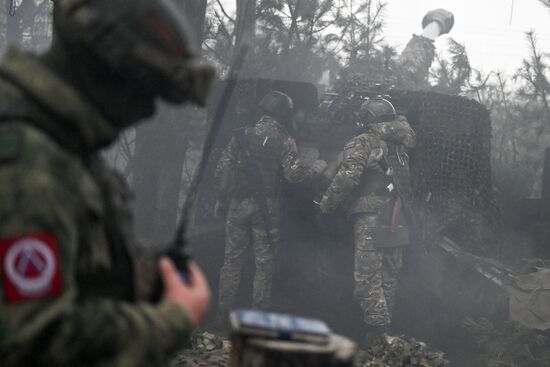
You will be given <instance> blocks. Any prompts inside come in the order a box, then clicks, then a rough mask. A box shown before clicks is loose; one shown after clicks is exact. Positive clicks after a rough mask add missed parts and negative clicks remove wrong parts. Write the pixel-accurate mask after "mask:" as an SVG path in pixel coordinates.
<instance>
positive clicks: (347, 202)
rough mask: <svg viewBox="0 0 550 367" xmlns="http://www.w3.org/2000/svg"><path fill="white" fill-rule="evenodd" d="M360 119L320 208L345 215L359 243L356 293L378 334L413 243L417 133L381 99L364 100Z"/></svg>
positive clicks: (384, 326)
mask: <svg viewBox="0 0 550 367" xmlns="http://www.w3.org/2000/svg"><path fill="white" fill-rule="evenodd" d="M359 118H360V120H361V121H362V122H363V123H364V128H363V131H362V132H361V134H359V135H358V136H356V137H354V138H353V139H351V140H350V141H349V142H347V143H346V145H345V147H344V151H343V153H342V157H341V162H340V164H339V168H338V171H337V173H336V175H335V177H334V178H333V179H332V182H331V183H330V186H329V187H328V189H327V190H326V192H325V193H324V195H323V198H322V200H321V202H320V208H321V211H322V212H323V213H331V212H333V211H335V210H336V209H337V208H342V209H344V210H346V211H347V215H348V218H349V221H350V222H351V224H352V226H353V235H354V236H353V237H354V244H355V264H354V282H355V286H354V294H355V296H356V298H357V300H358V302H359V304H360V307H361V310H362V313H363V319H364V322H365V323H366V324H367V325H368V326H369V332H370V333H372V334H378V333H379V332H381V331H385V330H386V329H387V328H388V327H389V326H390V325H391V321H392V310H393V307H394V303H395V293H396V285H397V278H398V274H399V270H400V268H401V266H402V257H403V250H402V248H403V246H405V245H407V244H408V242H409V234H408V230H407V226H406V223H405V221H404V219H403V210H402V209H403V207H404V206H405V205H406V201H407V199H408V196H409V195H410V183H409V167H408V155H407V149H409V148H411V147H413V146H414V144H415V133H414V131H413V130H412V129H411V127H410V126H409V124H408V122H407V120H406V119H405V118H404V117H403V116H396V114H395V110H394V108H393V106H392V105H391V103H389V101H387V100H386V99H383V98H373V99H369V100H367V101H365V102H364V103H363V104H362V106H361V108H360V111H359ZM392 176H393V177H394V178H393V179H392ZM397 177H398V178H399V183H398V182H397V179H396V178H397ZM396 185H399V187H396Z"/></svg>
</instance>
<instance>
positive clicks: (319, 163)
mask: <svg viewBox="0 0 550 367" xmlns="http://www.w3.org/2000/svg"><path fill="white" fill-rule="evenodd" d="M327 166H328V164H327V162H325V161H324V160H322V159H318V160H316V161H315V162H313V164H312V165H311V170H312V171H313V172H314V173H315V174H317V175H320V174H321V173H323V172H324V171H325V169H327Z"/></svg>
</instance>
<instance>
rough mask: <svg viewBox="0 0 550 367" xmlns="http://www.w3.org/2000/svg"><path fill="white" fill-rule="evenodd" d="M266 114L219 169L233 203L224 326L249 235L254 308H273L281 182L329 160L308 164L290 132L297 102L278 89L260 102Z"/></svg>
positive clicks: (241, 135) (222, 294)
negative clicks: (252, 265) (274, 266)
mask: <svg viewBox="0 0 550 367" xmlns="http://www.w3.org/2000/svg"><path fill="white" fill-rule="evenodd" d="M260 108H261V110H262V113H263V116H262V117H261V118H260V120H259V121H258V122H257V123H256V124H255V125H254V126H252V127H247V128H241V129H239V130H238V131H237V132H236V133H235V136H234V137H233V138H232V140H231V141H230V143H229V145H228V146H227V148H226V149H225V150H224V152H223V153H222V157H221V159H220V161H219V162H218V166H217V168H216V175H215V177H216V181H217V187H218V192H219V196H220V197H222V200H225V201H226V202H227V203H228V212H227V216H226V227H225V237H226V238H225V241H226V244H225V258H224V264H223V267H222V269H221V271H220V290H219V307H218V321H219V322H220V326H223V323H224V321H225V319H226V318H227V314H228V312H229V310H230V309H231V307H233V305H234V301H235V297H236V294H237V291H238V289H239V284H240V277H241V268H242V262H243V253H244V251H245V250H246V249H247V247H248V245H249V243H250V239H251V240H252V245H253V249H254V255H255V256H254V257H255V263H256V273H255V275H254V286H253V296H252V306H253V307H254V308H259V309H266V308H267V307H269V306H270V298H271V283H272V277H273V257H274V253H275V251H276V249H277V246H278V243H279V191H280V188H281V181H282V180H283V178H284V179H286V180H287V181H288V182H290V183H299V182H303V181H305V180H307V179H310V178H311V177H312V176H313V174H319V173H321V172H322V171H323V170H324V169H325V168H326V163H325V162H324V161H320V160H319V161H316V162H314V164H313V166H312V167H311V168H310V167H306V166H304V165H303V164H302V163H301V162H300V160H299V159H298V152H297V148H296V142H295V141H294V138H292V136H291V135H290V131H292V130H293V129H292V127H291V119H292V113H293V102H292V100H291V98H290V97H289V96H288V95H286V94H284V93H282V92H278V91H273V92H270V93H269V94H267V95H266V96H265V97H264V98H263V99H262V100H261V101H260Z"/></svg>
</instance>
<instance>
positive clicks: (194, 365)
mask: <svg viewBox="0 0 550 367" xmlns="http://www.w3.org/2000/svg"><path fill="white" fill-rule="evenodd" d="M230 352H231V342H230V341H229V340H225V339H223V338H222V337H220V336H217V335H215V334H212V333H209V332H206V331H204V332H196V333H194V334H193V336H192V337H191V344H190V347H189V349H185V350H183V351H182V352H181V353H180V354H178V355H177V356H176V358H174V360H173V361H172V363H171V365H170V367H228V366H229V358H230Z"/></svg>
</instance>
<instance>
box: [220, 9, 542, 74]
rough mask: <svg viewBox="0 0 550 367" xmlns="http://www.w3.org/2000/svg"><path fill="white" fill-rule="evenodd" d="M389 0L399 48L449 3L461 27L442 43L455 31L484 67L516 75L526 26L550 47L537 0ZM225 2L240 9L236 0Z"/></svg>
mask: <svg viewBox="0 0 550 367" xmlns="http://www.w3.org/2000/svg"><path fill="white" fill-rule="evenodd" d="M387 1H388V9H387V13H386V22H387V24H386V28H385V31H386V32H385V36H386V40H387V42H388V43H389V44H390V45H394V46H397V47H398V49H399V50H402V49H403V47H405V45H406V43H407V42H408V40H409V39H410V38H411V35H412V34H413V33H416V34H419V33H421V31H422V27H421V20H422V17H423V16H424V14H426V12H427V11H428V10H431V9H435V8H444V9H447V10H450V11H452V12H453V13H454V14H455V27H454V29H453V30H452V31H451V34H450V35H447V36H443V37H440V38H439V39H438V40H437V42H436V46H437V47H438V49H439V50H442V49H444V47H445V45H446V40H447V39H448V37H449V36H452V37H453V38H454V39H456V40H457V41H458V42H460V43H463V44H465V45H466V49H467V51H468V55H469V57H470V62H471V64H472V66H473V67H475V68H479V69H481V70H483V71H484V72H489V71H491V70H498V71H502V72H504V73H506V74H509V75H512V74H513V73H514V72H515V70H516V69H517V68H518V67H519V66H520V65H521V60H522V58H523V57H525V56H526V55H527V52H528V48H527V43H526V40H525V32H526V31H529V30H530V29H534V30H535V31H536V33H537V38H538V45H539V46H540V49H541V50H543V51H544V52H550V11H548V10H547V9H546V8H544V7H543V6H542V5H541V4H540V3H539V2H538V1H537V0H387ZM222 3H224V5H225V6H226V8H227V10H228V11H230V12H233V11H234V9H235V0H222ZM513 3H514V4H513ZM512 4H513V5H514V6H513V11H512ZM510 19H511V22H510Z"/></svg>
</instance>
